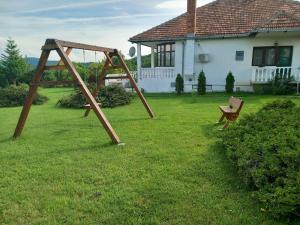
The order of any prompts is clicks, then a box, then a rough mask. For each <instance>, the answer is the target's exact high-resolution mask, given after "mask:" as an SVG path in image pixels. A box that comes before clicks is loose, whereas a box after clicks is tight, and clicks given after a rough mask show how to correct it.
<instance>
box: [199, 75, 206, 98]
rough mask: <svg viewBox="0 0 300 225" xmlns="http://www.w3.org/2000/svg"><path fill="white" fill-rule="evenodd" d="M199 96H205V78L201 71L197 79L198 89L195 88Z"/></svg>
mask: <svg viewBox="0 0 300 225" xmlns="http://www.w3.org/2000/svg"><path fill="white" fill-rule="evenodd" d="M197 91H198V94H199V95H205V94H206V77H205V73H204V72H203V70H202V71H201V72H200V74H199V77H198V88H197Z"/></svg>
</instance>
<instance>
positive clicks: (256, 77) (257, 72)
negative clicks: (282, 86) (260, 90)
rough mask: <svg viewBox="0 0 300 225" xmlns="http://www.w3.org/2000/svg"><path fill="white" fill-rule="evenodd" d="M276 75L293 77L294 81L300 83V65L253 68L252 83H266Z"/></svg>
mask: <svg viewBox="0 0 300 225" xmlns="http://www.w3.org/2000/svg"><path fill="white" fill-rule="evenodd" d="M276 75H280V76H281V77H292V78H293V81H292V82H294V83H300V67H298V68H296V67H257V68H253V70H252V83H256V84H264V83H268V82H269V81H271V80H273V79H274V77H275V76H276Z"/></svg>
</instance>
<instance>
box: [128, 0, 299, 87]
mask: <svg viewBox="0 0 300 225" xmlns="http://www.w3.org/2000/svg"><path fill="white" fill-rule="evenodd" d="M129 41H130V42H132V43H136V44H137V64H138V69H137V70H138V71H137V73H138V83H139V86H140V88H143V89H144V90H145V91H146V92H173V91H174V90H175V83H174V82H175V78H176V75H177V74H181V75H182V76H183V77H184V82H185V91H186V92H189V91H193V89H196V86H197V77H198V74H199V73H200V72H201V70H203V71H204V72H205V74H206V79H207V84H208V89H211V90H212V91H223V90H224V89H225V78H226V75H227V74H228V72H229V71H232V73H233V74H234V76H235V80H236V83H235V89H236V90H241V91H252V90H253V84H255V83H258V84H261V83H266V82H268V81H269V80H270V79H272V77H273V76H274V74H276V73H280V74H284V75H287V74H289V75H293V76H294V78H295V79H297V81H298V82H299V81H300V2H298V1H292V0H216V1H214V2H211V3H209V4H207V5H205V6H202V7H199V8H197V7H196V0H187V12H186V13H184V14H182V15H180V16H178V17H176V18H174V19H172V20H170V21H167V22H165V23H163V24H161V25H158V26H156V27H154V28H152V29H150V30H148V31H145V32H143V33H140V34H138V35H136V36H134V37H132V38H130V40H129ZM142 45H143V46H147V47H150V48H151V68H142V65H141V46H142Z"/></svg>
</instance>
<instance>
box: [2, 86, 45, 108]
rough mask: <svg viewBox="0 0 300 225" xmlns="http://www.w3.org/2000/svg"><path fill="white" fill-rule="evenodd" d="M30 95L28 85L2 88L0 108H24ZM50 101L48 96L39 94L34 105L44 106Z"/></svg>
mask: <svg viewBox="0 0 300 225" xmlns="http://www.w3.org/2000/svg"><path fill="white" fill-rule="evenodd" d="M27 93H28V86H27V85H24V84H22V85H19V86H9V87H6V88H0V107H15V106H22V105H23V103H24V101H25V98H26V96H27ZM47 100H48V98H47V97H46V96H43V95H40V94H37V95H36V96H35V98H34V100H33V104H35V105H42V104H43V103H45V102H46V101H47Z"/></svg>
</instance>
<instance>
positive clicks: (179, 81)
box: [175, 74, 184, 95]
mask: <svg viewBox="0 0 300 225" xmlns="http://www.w3.org/2000/svg"><path fill="white" fill-rule="evenodd" d="M183 89H184V81H183V78H182V76H181V75H180V74H178V75H177V77H176V87H175V90H176V93H177V94H178V95H180V94H181V93H182V92H183Z"/></svg>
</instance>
